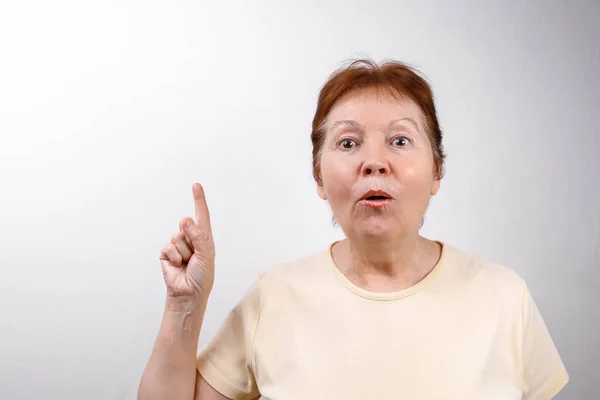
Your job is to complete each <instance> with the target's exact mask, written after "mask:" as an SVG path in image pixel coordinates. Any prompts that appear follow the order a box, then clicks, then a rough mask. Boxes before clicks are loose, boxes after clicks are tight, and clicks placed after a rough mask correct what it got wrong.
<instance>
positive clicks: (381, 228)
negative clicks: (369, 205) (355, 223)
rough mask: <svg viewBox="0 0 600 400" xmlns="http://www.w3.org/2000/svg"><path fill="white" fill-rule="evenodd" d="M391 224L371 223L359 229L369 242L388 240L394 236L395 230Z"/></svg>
mask: <svg viewBox="0 0 600 400" xmlns="http://www.w3.org/2000/svg"><path fill="white" fill-rule="evenodd" d="M392 228H393V227H391V226H390V224H389V223H386V222H382V221H378V222H374V221H373V222H369V223H366V224H364V225H363V226H361V227H359V230H358V231H359V233H360V236H362V237H364V238H365V239H367V240H378V239H386V238H389V237H391V236H393V235H394V229H392Z"/></svg>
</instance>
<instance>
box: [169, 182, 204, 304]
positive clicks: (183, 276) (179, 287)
mask: <svg viewBox="0 0 600 400" xmlns="http://www.w3.org/2000/svg"><path fill="white" fill-rule="evenodd" d="M192 192H193V194H194V204H195V209H196V220H195V221H194V220H193V219H192V218H189V217H186V218H184V219H182V220H181V221H180V222H179V231H178V232H177V233H175V234H174V235H173V237H172V238H171V242H170V243H169V244H167V245H166V246H165V247H164V248H163V249H162V251H161V252H160V263H161V265H162V270H163V275H164V278H165V284H166V285H167V295H168V296H170V297H176V298H179V299H186V298H189V299H191V298H193V297H203V298H206V299H207V298H208V296H209V294H210V292H211V290H212V287H213V283H214V276H215V245H214V242H213V236H212V229H211V226H210V215H209V212H208V206H207V205H206V198H205V197H204V189H203V188H202V186H201V185H200V184H198V183H194V184H193V185H192ZM189 299H186V300H189Z"/></svg>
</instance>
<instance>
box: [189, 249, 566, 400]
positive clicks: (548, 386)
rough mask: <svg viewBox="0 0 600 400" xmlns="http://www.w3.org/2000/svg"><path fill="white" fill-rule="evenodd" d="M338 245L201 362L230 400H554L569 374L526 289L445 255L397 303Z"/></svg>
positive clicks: (265, 285) (244, 305)
mask: <svg viewBox="0 0 600 400" xmlns="http://www.w3.org/2000/svg"><path fill="white" fill-rule="evenodd" d="M330 249H331V246H329V248H327V249H326V250H325V251H322V252H320V253H318V254H313V255H311V256H308V257H305V258H303V259H300V260H297V261H294V262H288V263H283V264H281V265H277V266H274V267H272V268H270V269H268V270H267V271H266V272H265V273H263V274H261V276H260V278H259V279H258V280H257V282H256V283H255V284H254V285H253V287H252V288H251V289H250V290H249V291H248V293H247V294H246V295H245V296H244V297H243V299H242V300H241V301H240V303H239V304H238V305H237V306H236V307H235V308H234V309H233V310H232V311H231V313H230V314H229V316H228V317H227V319H226V320H225V322H224V323H223V325H222V326H221V328H220V330H219V331H218V333H217V334H216V336H215V337H214V338H213V339H212V340H211V341H210V342H209V343H208V344H207V346H206V347H205V348H203V349H202V350H201V351H200V352H199V355H198V358H197V366H198V370H199V371H200V373H201V374H202V376H203V377H204V378H205V379H206V380H207V381H208V383H209V384H210V385H211V386H213V387H214V388H215V389H216V390H217V391H219V392H220V393H222V394H223V395H225V396H227V397H229V398H231V399H252V398H256V397H257V396H259V395H262V396H263V398H265V399H269V400H295V399H302V400H307V399H311V400H312V399H344V400H351V399H361V400H364V399H407V400H414V399H436V400H440V399H444V400H449V399H460V400H467V399H485V400H495V399H498V400H513V399H514V400H517V399H535V400H547V399H551V398H552V397H553V396H554V395H555V394H556V393H557V392H558V391H559V390H560V389H561V388H562V387H563V386H564V385H565V384H566V383H567V381H568V379H569V378H568V374H567V371H566V370H565V367H564V365H563V363H562V361H561V359H560V356H559V354H558V352H557V350H556V348H555V346H554V343H553V341H552V339H551V337H550V334H549V333H548V330H547V328H546V326H545V324H544V322H543V320H542V317H541V316H540V313H539V312H538V309H537V308H536V306H535V303H534V302H533V299H532V298H531V295H530V293H529V291H528V289H527V286H526V284H525V283H524V281H523V280H522V279H521V278H520V277H519V276H518V275H517V274H516V273H515V272H513V271H512V270H510V269H508V268H505V267H503V266H500V265H497V264H494V263H491V262H487V261H484V260H480V259H478V258H475V257H473V256H471V255H468V254H466V253H464V252H462V251H460V250H458V249H456V248H454V247H451V246H449V245H447V244H443V247H442V256H441V258H440V261H439V262H438V264H437V265H436V266H435V268H434V269H433V270H432V271H431V272H430V273H429V275H427V276H426V277H425V278H424V279H423V280H421V281H420V282H419V283H417V284H416V285H414V286H412V287H410V288H408V289H405V290H402V291H398V292H393V293H375V292H370V291H367V290H364V289H362V288H360V287H358V286H356V285H355V284H353V283H352V282H351V281H350V280H348V279H347V278H346V277H345V276H344V275H343V274H342V273H341V272H340V271H339V269H338V268H337V267H336V266H335V264H334V263H333V259H332V257H331V252H330Z"/></svg>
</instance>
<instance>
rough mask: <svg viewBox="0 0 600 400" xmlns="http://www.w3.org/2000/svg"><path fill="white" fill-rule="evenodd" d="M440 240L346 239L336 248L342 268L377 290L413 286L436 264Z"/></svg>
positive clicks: (335, 257) (359, 283) (359, 282)
mask: <svg viewBox="0 0 600 400" xmlns="http://www.w3.org/2000/svg"><path fill="white" fill-rule="evenodd" d="M440 255H441V246H440V245H439V243H436V242H432V241H430V240H428V239H425V238H423V237H421V236H418V235H417V236H413V237H404V238H394V239H393V240H381V241H361V240H350V239H345V240H343V241H341V242H339V243H337V244H336V245H335V246H334V247H333V248H332V256H333V260H334V262H335V264H336V265H337V267H338V269H339V270H340V271H341V272H342V273H343V274H344V275H345V276H346V277H347V278H348V279H350V280H351V281H352V282H354V283H355V284H356V285H357V286H359V287H362V288H364V289H366V290H370V291H375V292H391V291H398V290H402V289H406V288H409V287H411V286H413V285H415V284H416V283H418V282H419V281H420V280H422V279H423V278H424V277H425V276H427V274H428V273H429V272H430V271H431V270H432V269H433V267H435V265H436V264H437V262H438V260H439V258H440Z"/></svg>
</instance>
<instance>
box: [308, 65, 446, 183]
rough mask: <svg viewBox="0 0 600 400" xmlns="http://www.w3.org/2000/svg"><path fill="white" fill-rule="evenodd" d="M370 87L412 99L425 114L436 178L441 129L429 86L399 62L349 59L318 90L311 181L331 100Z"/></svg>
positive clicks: (317, 178) (439, 169)
mask: <svg viewBox="0 0 600 400" xmlns="http://www.w3.org/2000/svg"><path fill="white" fill-rule="evenodd" d="M365 89H374V90H376V91H377V92H379V93H385V94H389V95H392V96H393V97H394V98H398V99H406V98H408V99H410V100H412V101H413V102H415V103H416V104H417V105H418V106H419V107H420V109H421V111H422V112H423V114H424V116H425V121H423V122H424V125H425V130H426V133H427V136H428V138H429V143H430V145H431V150H432V151H433V160H434V168H435V174H436V178H437V179H441V178H442V176H443V174H444V159H445V157H446V155H445V154H444V147H443V145H442V131H441V129H440V125H439V123H438V119H437V113H436V110H435V103H434V97H433V93H432V90H431V87H430V86H429V84H428V83H427V81H426V80H425V78H423V77H422V76H421V75H419V73H417V71H416V70H415V69H413V68H411V67H409V66H408V65H406V64H404V63H402V62H399V61H386V62H384V63H381V64H377V63H375V62H374V61H372V60H370V59H360V60H355V61H351V62H350V63H349V65H347V66H345V67H342V68H340V69H338V70H337V71H335V72H334V73H333V74H332V75H331V76H330V77H329V79H328V80H327V82H325V84H324V85H323V87H322V88H321V91H320V92H319V99H318V103H317V110H316V112H315V115H314V118H313V123H312V133H311V141H312V168H313V177H314V179H315V181H316V182H317V183H318V184H319V185H322V184H323V182H322V179H321V154H322V151H323V145H324V143H325V135H326V122H327V116H328V115H329V112H330V111H331V109H332V108H333V106H334V105H335V103H336V102H337V101H338V100H339V99H340V98H341V97H342V96H344V95H345V94H347V93H349V92H351V91H360V90H365Z"/></svg>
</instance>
